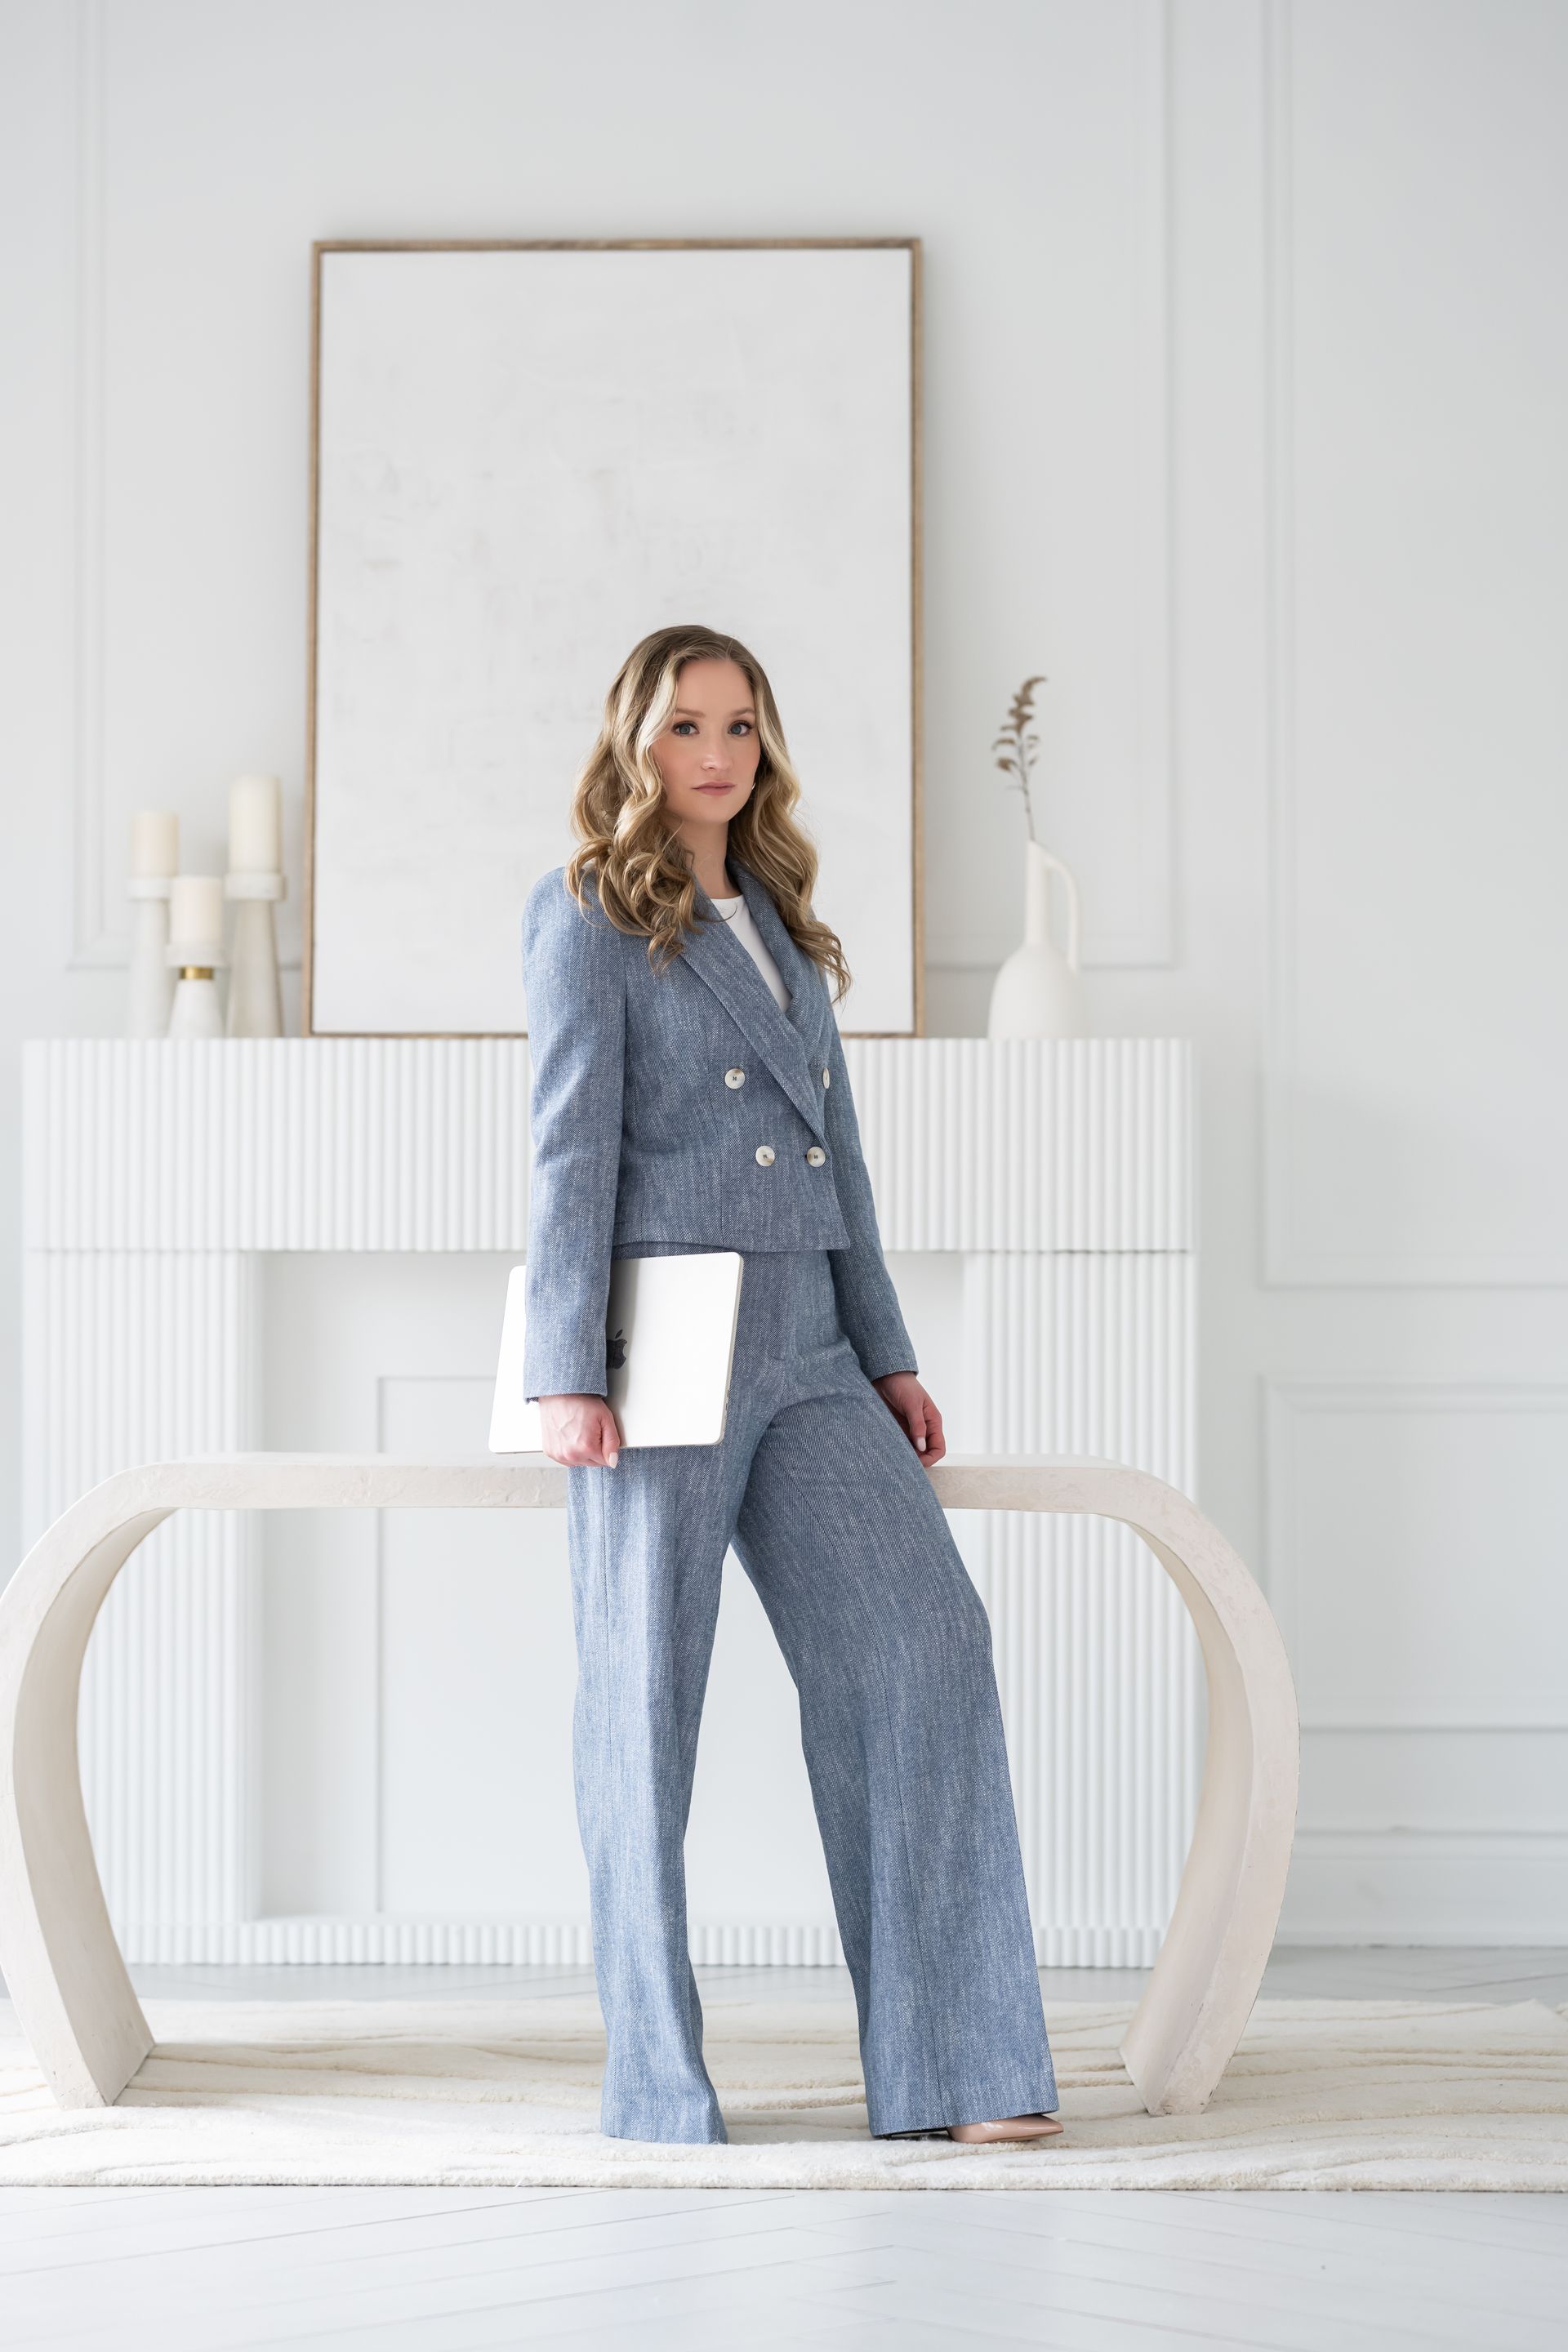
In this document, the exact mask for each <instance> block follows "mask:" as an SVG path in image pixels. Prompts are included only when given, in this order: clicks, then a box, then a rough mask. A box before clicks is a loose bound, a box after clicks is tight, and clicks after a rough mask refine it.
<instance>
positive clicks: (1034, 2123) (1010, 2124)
mask: <svg viewBox="0 0 1568 2352" xmlns="http://www.w3.org/2000/svg"><path fill="white" fill-rule="evenodd" d="M1061 2129H1062V2126H1061V2125H1060V2124H1059V2123H1058V2121H1057V2119H1056V2117H1055V2116H1009V2117H1008V2118H1007V2120H1006V2122H1005V2123H999V2124H949V2126H948V2127H947V2136H948V2137H949V2139H958V2140H963V2142H964V2143H965V2144H966V2145H969V2146H973V2145H977V2144H979V2143H981V2142H984V2143H985V2144H986V2145H990V2144H991V2143H992V2142H994V2141H997V2140H1026V2139H1055V2138H1056V2137H1057V2136H1058V2133H1059V2132H1060V2131H1061Z"/></svg>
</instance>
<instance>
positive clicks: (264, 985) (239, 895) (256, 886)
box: [223, 874, 289, 1037]
mask: <svg viewBox="0 0 1568 2352" xmlns="http://www.w3.org/2000/svg"><path fill="white" fill-rule="evenodd" d="M223 887H224V896H225V897H226V898H229V899H230V900H232V902H233V905H234V929H233V932H232V935H231V944H232V947H233V950H234V952H233V955H232V958H231V960H230V965H229V978H228V1034H229V1035H230V1036H231V1037H281V1035H282V1034H283V992H282V989H281V986H280V985H279V978H278V934H277V929H276V927H275V925H274V922H273V917H272V909H273V908H274V906H275V905H276V904H277V902H278V900H279V898H282V897H283V896H284V895H285V893H286V891H287V889H288V887H289V886H288V884H287V883H286V882H285V880H284V878H283V877H282V875H281V874H230V875H229V876H228V877H227V878H226V881H225V883H224V886H223Z"/></svg>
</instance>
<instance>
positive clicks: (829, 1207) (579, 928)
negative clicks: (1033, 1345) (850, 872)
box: [522, 856, 915, 1397]
mask: <svg viewBox="0 0 1568 2352" xmlns="http://www.w3.org/2000/svg"><path fill="white" fill-rule="evenodd" d="M730 865H731V870H732V871H733V873H734V875H735V877H736V879H737V881H738V882H739V884H740V887H741V893H742V897H743V898H744V899H745V901H746V904H747V906H748V907H749V908H751V911H752V918H753V919H754V921H755V923H756V926H757V929H758V930H759V931H760V932H761V933H762V935H763V939H764V940H766V941H767V944H768V949H769V951H770V952H771V954H772V955H773V960H774V961H775V962H776V963H777V965H778V968H779V971H780V972H781V974H782V975H783V978H784V985H785V987H786V988H787V989H788V990H789V992H790V1002H789V1007H788V1010H787V1011H785V1010H784V1009H783V1008H781V1006H780V1005H779V1003H778V1002H777V1000H776V999H775V998H774V996H773V992H772V991H771V989H770V988H769V987H768V984H767V982H766V981H765V980H764V979H763V975H762V973H761V972H760V971H758V970H757V967H756V965H755V964H754V963H753V962H752V959H751V957H750V956H749V955H748V954H747V952H746V950H745V949H744V948H743V947H742V945H741V942H740V941H739V940H737V939H736V938H735V937H734V936H733V934H732V933H731V931H730V929H729V927H728V926H727V924H726V923H725V922H724V920H723V919H722V917H721V916H720V915H719V914H718V913H717V912H716V911H715V909H714V908H713V904H712V901H711V900H710V898H709V897H708V895H707V893H706V892H705V891H704V890H703V889H702V888H701V887H700V886H699V888H698V892H697V915H698V922H697V924H696V926H695V928H694V929H693V930H692V931H691V932H690V933H689V935H688V938H687V942H686V945H685V948H684V949H683V950H682V952H681V953H680V954H679V955H678V956H677V957H676V958H675V960H674V961H673V962H672V963H671V964H669V965H668V968H667V969H666V970H665V971H662V972H656V971H654V970H653V969H652V967H651V965H650V964H649V962H648V956H647V940H646V939H640V938H637V937H636V936H635V935H633V934H631V933H629V932H626V931H621V930H617V929H616V927H615V925H614V924H613V923H612V922H611V921H610V920H609V919H608V917H607V916H606V915H605V914H604V913H603V911H602V910H601V909H600V908H599V906H598V905H597V903H596V902H594V903H592V904H591V905H590V906H589V907H587V908H580V907H579V906H578V904H577V902H576V900H575V899H574V898H573V897H572V896H571V894H570V893H569V892H568V890H567V888H566V885H565V878H564V877H565V868H564V867H563V866H555V867H553V868H552V871H551V872H550V873H548V874H546V875H544V876H543V877H542V878H541V879H540V880H539V881H538V882H537V883H535V885H534V887H533V888H532V889H531V891H530V893H529V897H528V903H527V906H526V907H525V908H524V911H523V918H522V972H523V981H524V984H525V986H526V987H527V990H528V1012H529V1045H530V1057H531V1063H532V1072H533V1084H532V1094H531V1104H530V1126H531V1133H532V1138H533V1166H532V1173H531V1181H530V1189H529V1203H528V1275H527V1286H528V1318H527V1334H526V1340H525V1345H524V1363H523V1380H524V1385H525V1388H526V1391H527V1393H528V1395H529V1396H531V1397H539V1396H562V1395H568V1394H578V1393H581V1394H585V1395H591V1396H603V1395H604V1394H605V1314H606V1309H607V1304H608V1295H609V1283H610V1255H611V1252H612V1250H613V1249H614V1248H616V1246H617V1245H624V1246H622V1255H636V1250H637V1245H640V1244H646V1243H648V1242H691V1243H697V1242H705V1243H709V1244H712V1245H713V1246H715V1247H717V1248H720V1249H733V1250H739V1251H741V1252H742V1254H744V1253H745V1252H746V1251H747V1250H814V1249H821V1250H826V1251H827V1252H828V1255H829V1259H830V1263H831V1265H832V1269H833V1282H834V1291H835V1295H836V1297H837V1304H838V1314H839V1320H840V1323H841V1324H842V1326H843V1328H844V1332H845V1335H846V1337H847V1339H848V1340H849V1341H850V1344H851V1345H852V1347H853V1348H854V1349H855V1353H856V1355H857V1356H858V1358H859V1360H860V1363H861V1365H862V1367H863V1368H864V1370H865V1371H866V1373H867V1375H868V1378H870V1379H872V1380H876V1379H879V1377H880V1376H881V1375H882V1374H883V1373H884V1372H894V1371H906V1370H909V1371H912V1370H914V1369H915V1356H914V1350H913V1349H912V1348H911V1347H910V1337H909V1333H908V1332H907V1331H906V1329H905V1328H904V1323H903V1318H902V1316H901V1315H900V1312H899V1302H898V1297H897V1294H896V1293H895V1291H894V1288H893V1285H892V1279H891V1276H889V1272H888V1268H887V1263H886V1260H885V1259H884V1257H883V1255H882V1244H881V1238H880V1235H879V1233H878V1230H877V1212H876V1208H875V1205H874V1203H873V1201H872V1198H871V1184H870V1179H869V1178H868V1175H867V1172H866V1163H865V1160H864V1159H863V1158H862V1156H861V1151H860V1135H859V1128H858V1122H857V1120H856V1117H855V1106H854V1103H853V1102H852V1101H851V1099H850V1093H849V1078H848V1073H847V1069H846V1066H845V1061H844V1047H843V1043H842V1041H841V1039H840V1037H839V1034H838V1024H837V1022H836V1021H835V1019H834V1017H833V1007H832V1004H831V1002H830V1001H829V998H828V994H827V987H826V982H825V981H824V979H823V976H822V974H821V972H820V971H818V970H817V968H816V965H815V964H814V963H813V962H812V961H811V959H810V957H809V956H806V955H803V954H802V952H801V950H799V949H798V948H797V947H796V946H795V941H794V940H792V939H791V937H790V935H789V931H788V929H787V928H786V926H785V924H784V919H783V918H782V916H781V915H780V914H779V911H778V909H777V908H776V907H775V906H774V905H773V898H772V897H771V895H770V893H769V891H768V889H767V887H766V885H765V884H764V883H763V882H762V881H761V880H760V879H759V878H758V877H757V876H756V875H754V874H753V873H752V872H751V871H750V869H749V868H748V867H746V866H743V865H742V864H741V863H740V861H739V860H738V859H737V858H735V857H734V856H731V859H730Z"/></svg>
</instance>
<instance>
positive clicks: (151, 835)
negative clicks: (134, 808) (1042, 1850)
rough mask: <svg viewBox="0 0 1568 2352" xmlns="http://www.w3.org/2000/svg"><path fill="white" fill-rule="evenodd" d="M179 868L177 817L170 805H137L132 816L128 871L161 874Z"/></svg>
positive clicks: (142, 873) (169, 872)
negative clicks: (163, 807) (149, 806)
mask: <svg viewBox="0 0 1568 2352" xmlns="http://www.w3.org/2000/svg"><path fill="white" fill-rule="evenodd" d="M179 870H180V820H179V818H178V817H177V816H176V815H175V814H174V810H173V809H140V810H138V812H137V814H135V815H134V816H133V817H132V820H131V871H132V874H133V875H135V876H137V877H142V876H146V877H154V878H156V877H163V876H164V875H174V874H177V873H178V872H179Z"/></svg>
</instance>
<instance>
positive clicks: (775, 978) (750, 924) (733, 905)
mask: <svg viewBox="0 0 1568 2352" xmlns="http://www.w3.org/2000/svg"><path fill="white" fill-rule="evenodd" d="M713 911H714V913H715V914H716V915H722V917H723V918H724V920H725V922H726V923H728V925H729V927H730V929H731V930H732V931H733V932H734V934H735V937H736V938H737V939H738V940H740V942H741V945H742V947H743V948H744V949H745V950H746V953H747V954H748V955H749V956H750V957H751V959H752V962H753V963H754V964H755V965H756V967H757V970H758V971H760V972H761V973H762V975H763V979H764V980H765V981H766V982H767V983H768V986H769V988H770V989H772V991H773V1003H775V1004H776V1005H777V1006H778V1007H779V1009H780V1011H781V1012H783V1011H784V1010H786V1009H787V1007H788V1004H789V990H788V989H787V988H786V987H785V986H784V974H783V972H782V971H780V970H779V968H778V966H777V964H776V963H775V962H774V961H773V956H772V954H771V953H770V951H769V948H768V943H767V941H766V940H764V939H763V935H762V933H761V931H759V930H758V929H757V926H756V921H755V919H754V918H753V916H752V910H751V908H750V907H748V906H747V904H746V902H745V900H744V898H715V899H714V901H713Z"/></svg>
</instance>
